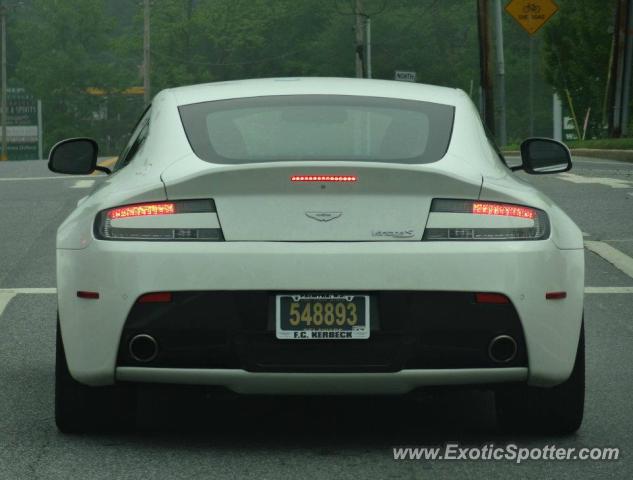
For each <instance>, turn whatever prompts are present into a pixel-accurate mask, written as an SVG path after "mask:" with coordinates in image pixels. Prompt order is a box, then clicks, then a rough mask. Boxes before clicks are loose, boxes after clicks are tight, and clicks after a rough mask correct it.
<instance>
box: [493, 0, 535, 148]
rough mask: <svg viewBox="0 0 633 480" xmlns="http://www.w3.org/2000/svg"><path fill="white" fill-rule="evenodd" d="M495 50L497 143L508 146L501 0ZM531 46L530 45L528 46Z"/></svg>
mask: <svg viewBox="0 0 633 480" xmlns="http://www.w3.org/2000/svg"><path fill="white" fill-rule="evenodd" d="M494 9H495V40H496V42H495V43H496V46H495V50H496V53H497V94H498V97H497V100H498V112H497V113H498V114H497V142H498V143H499V145H502V146H503V145H507V144H508V135H507V132H506V80H505V75H506V71H505V58H504V54H503V23H502V16H501V0H495V6H494ZM530 45H531V44H530Z"/></svg>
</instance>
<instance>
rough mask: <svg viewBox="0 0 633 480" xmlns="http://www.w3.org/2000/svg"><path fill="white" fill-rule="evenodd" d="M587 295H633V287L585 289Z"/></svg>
mask: <svg viewBox="0 0 633 480" xmlns="http://www.w3.org/2000/svg"><path fill="white" fill-rule="evenodd" d="M585 293H633V287H585Z"/></svg>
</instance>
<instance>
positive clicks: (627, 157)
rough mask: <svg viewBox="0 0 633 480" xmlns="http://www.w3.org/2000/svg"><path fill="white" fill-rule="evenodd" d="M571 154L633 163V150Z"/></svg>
mask: <svg viewBox="0 0 633 480" xmlns="http://www.w3.org/2000/svg"><path fill="white" fill-rule="evenodd" d="M503 154H504V155H508V156H512V157H518V156H520V155H521V152H520V151H518V150H505V151H503ZM571 154H572V156H574V157H586V158H598V159H603V160H619V161H620V162H630V163H633V150H611V149H597V148H572V149H571Z"/></svg>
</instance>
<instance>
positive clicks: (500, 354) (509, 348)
mask: <svg viewBox="0 0 633 480" xmlns="http://www.w3.org/2000/svg"><path fill="white" fill-rule="evenodd" d="M128 350H129V352H130V356H131V357H132V358H133V359H134V360H136V361H137V362H141V363H149V362H151V361H152V360H154V359H155V358H156V357H157V356H158V342H157V341H156V339H155V338H154V337H152V336H151V335H148V334H146V333H141V334H138V335H135V336H134V337H132V339H131V340H130V343H129V344H128ZM516 355H517V342H516V340H514V338H512V337H511V336H510V335H498V336H496V337H495V338H493V339H492V340H491V341H490V343H489V345H488V357H490V359H491V360H492V361H493V362H495V363H509V362H511V361H512V360H514V358H515V357H516Z"/></svg>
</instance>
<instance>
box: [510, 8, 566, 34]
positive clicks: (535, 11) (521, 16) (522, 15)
mask: <svg viewBox="0 0 633 480" xmlns="http://www.w3.org/2000/svg"><path fill="white" fill-rule="evenodd" d="M506 12H508V13H509V14H510V15H512V17H513V18H514V19H515V20H516V21H517V22H519V25H521V26H522V27H523V28H524V29H525V31H526V32H528V33H529V34H530V35H532V34H534V33H535V32H536V31H537V30H538V29H539V28H541V27H542V26H543V25H545V23H546V22H547V21H548V20H549V19H550V18H552V15H554V14H555V13H556V12H558V5H556V4H555V3H554V2H553V0H512V1H511V2H510V3H508V4H507V5H506Z"/></svg>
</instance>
